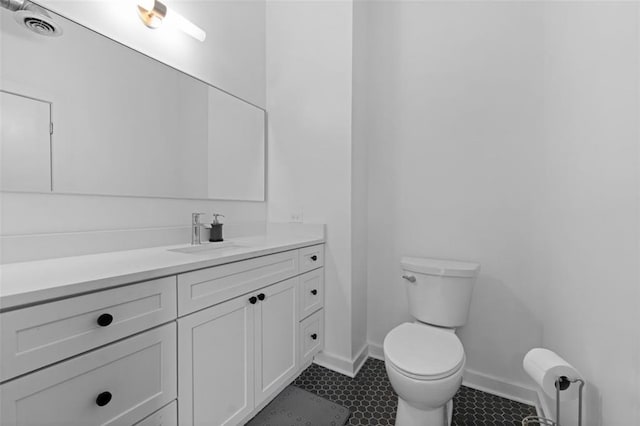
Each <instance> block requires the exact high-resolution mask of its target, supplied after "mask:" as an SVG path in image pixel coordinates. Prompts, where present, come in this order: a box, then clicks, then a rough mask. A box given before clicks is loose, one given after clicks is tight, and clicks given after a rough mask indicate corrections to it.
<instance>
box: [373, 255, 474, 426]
mask: <svg viewBox="0 0 640 426" xmlns="http://www.w3.org/2000/svg"><path fill="white" fill-rule="evenodd" d="M400 263H401V264H402V269H403V271H402V272H403V275H402V278H403V279H404V280H405V283H406V290H407V299H408V302H409V313H410V314H411V316H412V317H413V318H415V320H416V321H415V322H413V323H409V322H407V323H404V324H400V325H399V326H397V327H396V328H394V329H393V330H391V331H390V332H389V333H388V334H387V336H386V337H385V339H384V343H383V350H384V363H385V367H386V370H387V375H388V376H389V381H390V382H391V386H393V389H394V390H395V391H396V393H397V394H398V411H397V414H396V426H447V425H450V424H451V418H452V414H453V396H454V395H455V393H456V392H457V390H458V389H459V388H460V385H461V384H462V372H463V371H464V365H465V362H466V358H465V354H464V348H463V346H462V343H461V342H460V339H458V336H456V334H455V328H456V327H460V326H463V325H464V324H466V322H467V317H468V314H469V304H470V301H471V293H472V289H473V285H474V283H475V280H476V277H477V275H478V272H479V271H480V265H479V264H477V263H473V262H461V261H456V260H441V259H423V258H414V257H405V258H403V259H402V260H401V262H400Z"/></svg>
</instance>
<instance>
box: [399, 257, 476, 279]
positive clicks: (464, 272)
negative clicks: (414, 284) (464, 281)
mask: <svg viewBox="0 0 640 426" xmlns="http://www.w3.org/2000/svg"><path fill="white" fill-rule="evenodd" d="M400 264H401V265H402V268H403V269H405V270H407V271H411V272H417V273H420V274H427V275H436V276H440V277H462V278H469V277H475V276H476V275H477V274H478V272H479V271H480V264H479V263H475V262H462V261H459V260H444V259H428V258H421V257H403V258H402V260H400Z"/></svg>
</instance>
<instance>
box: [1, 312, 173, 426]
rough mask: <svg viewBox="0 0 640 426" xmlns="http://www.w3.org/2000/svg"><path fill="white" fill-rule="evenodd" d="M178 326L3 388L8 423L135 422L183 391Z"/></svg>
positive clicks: (81, 424)
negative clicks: (178, 368) (179, 382)
mask: <svg viewBox="0 0 640 426" xmlns="http://www.w3.org/2000/svg"><path fill="white" fill-rule="evenodd" d="M176 365H177V359H176V325H175V323H172V324H167V325H165V326H163V327H160V328H157V329H155V330H150V331H147V332H146V333H143V334H140V335H138V336H135V337H132V338H129V339H126V340H123V341H120V342H117V343H114V344H112V345H109V346H106V347H104V348H101V349H98V350H96V351H93V352H89V353H87V354H85V355H81V356H79V357H77V358H74V359H71V360H68V361H65V362H62V363H60V364H58V365H54V366H52V367H49V368H46V369H44V370H40V371H37V372H35V373H32V374H29V375H27V376H24V377H21V378H19V379H16V380H13V381H11V382H8V383H4V384H3V385H1V386H0V391H1V392H0V394H1V397H0V398H1V400H2V405H1V407H2V411H1V412H2V420H1V422H0V423H1V424H2V425H25V426H27V425H28V426H31V425H65V426H75V425H78V426H91V425H131V424H134V423H135V422H137V421H139V420H141V419H143V418H144V417H145V416H148V415H149V414H151V413H153V412H154V411H155V410H157V409H159V408H160V407H162V406H164V405H166V404H167V403H169V402H171V400H173V399H175V398H176V394H177V390H176V388H177V383H176V381H177V372H176Z"/></svg>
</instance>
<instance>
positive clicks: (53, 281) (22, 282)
mask: <svg viewBox="0 0 640 426" xmlns="http://www.w3.org/2000/svg"><path fill="white" fill-rule="evenodd" d="M231 241H232V242H233V243H235V244H237V245H238V246H236V247H224V249H220V250H212V251H203V252H200V253H188V254H187V253H178V252H173V251H169V250H170V249H176V248H185V247H190V245H188V244H186V245H185V244H183V245H177V246H166V247H153V248H147V249H139V250H127V251H117V252H111V253H101V254H92V255H85V256H74V257H63V258H59V259H47V260H39V261H34V262H21V263H10V264H6V265H2V266H0V311H4V310H8V309H12V308H16V307H19V306H23V305H30V304H34V303H41V302H44V301H47V300H50V299H57V298H63V297H69V296H73V295H75V294H81V293H86V292H91V291H96V290H101V289H106V288H109V287H115V286H118V285H123V284H129V283H134V282H139V281H145V280H150V279H154V278H160V277H164V276H168V275H174V274H178V273H182V272H187V271H192V270H195V269H201V268H207V267H210V266H215V265H221V264H223V263H230V262H237V261H239V260H244V259H249V258H252V257H257V256H265V255H268V254H273V253H277V252H281V251H286V250H294V249H297V248H300V247H306V246H310V245H314V244H321V243H324V238H323V237H320V236H318V235H309V234H307V235H304V234H302V235H295V234H292V233H283V234H280V233H278V234H275V235H270V234H267V235H261V236H256V237H245V238H236V239H232V240H231ZM212 244H216V243H212Z"/></svg>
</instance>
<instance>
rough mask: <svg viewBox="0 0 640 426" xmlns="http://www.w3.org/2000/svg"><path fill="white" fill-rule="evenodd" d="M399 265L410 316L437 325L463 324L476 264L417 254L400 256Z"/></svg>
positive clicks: (476, 270)
mask: <svg viewBox="0 0 640 426" xmlns="http://www.w3.org/2000/svg"><path fill="white" fill-rule="evenodd" d="M400 264H401V265H402V276H403V279H404V282H405V283H406V284H405V285H406V288H407V297H408V299H409V313H410V314H411V316H413V317H414V318H415V319H417V320H418V321H421V322H424V323H427V324H433V325H437V326H440V327H448V328H454V327H460V326H463V325H464V324H466V322H467V316H468V314H469V304H470V302H471V294H472V292H473V285H474V283H475V281H476V277H477V276H478V272H479V271H480V264H478V263H473V262H462V261H457V260H442V259H425V258H417V257H404V258H402V260H401V261H400Z"/></svg>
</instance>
